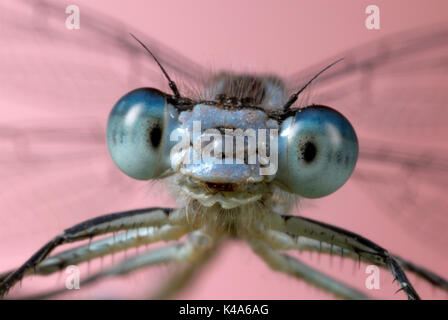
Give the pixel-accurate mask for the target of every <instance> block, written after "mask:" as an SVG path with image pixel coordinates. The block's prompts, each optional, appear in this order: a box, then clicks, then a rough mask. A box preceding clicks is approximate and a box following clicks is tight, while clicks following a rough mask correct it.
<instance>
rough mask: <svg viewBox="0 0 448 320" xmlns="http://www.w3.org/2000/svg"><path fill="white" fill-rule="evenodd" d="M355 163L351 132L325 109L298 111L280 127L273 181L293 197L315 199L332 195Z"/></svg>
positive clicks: (336, 114) (342, 120)
mask: <svg viewBox="0 0 448 320" xmlns="http://www.w3.org/2000/svg"><path fill="white" fill-rule="evenodd" d="M357 159H358V139H357V137H356V133H355V130H354V129H353V127H352V125H351V124H350V122H348V120H347V119H346V118H345V117H344V116H343V115H342V114H340V113H339V112H337V111H335V110H333V109H331V108H329V107H325V106H311V107H308V108H305V109H302V110H300V111H298V112H297V113H296V114H295V116H292V117H290V118H288V119H286V120H285V121H284V122H283V123H282V129H281V132H280V139H279V168H278V169H279V170H278V174H277V179H278V180H279V182H280V183H281V184H283V185H284V186H285V187H286V188H287V189H288V190H289V191H291V192H293V193H296V194H298V195H301V196H302V197H306V198H319V197H323V196H326V195H328V194H330V193H332V192H334V191H336V190H337V189H339V188H340V187H341V186H342V185H343V184H344V183H345V182H346V181H347V180H348V178H349V177H350V175H351V174H352V172H353V169H354V168H355V164H356V161H357Z"/></svg>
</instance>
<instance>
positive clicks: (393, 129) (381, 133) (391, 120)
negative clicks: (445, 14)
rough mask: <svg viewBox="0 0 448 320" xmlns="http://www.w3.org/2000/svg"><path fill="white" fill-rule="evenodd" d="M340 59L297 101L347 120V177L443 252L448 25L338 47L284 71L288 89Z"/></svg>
mask: <svg viewBox="0 0 448 320" xmlns="http://www.w3.org/2000/svg"><path fill="white" fill-rule="evenodd" d="M339 58H344V60H343V61H342V62H340V63H338V64H336V65H335V66H334V67H332V68H331V69H330V70H328V71H326V72H325V73H324V74H322V75H321V77H319V79H318V80H317V81H316V83H315V84H314V85H313V87H312V88H311V92H310V93H309V94H308V95H305V98H304V99H305V100H307V101H304V100H302V101H301V103H302V104H306V103H309V101H312V102H313V103H322V104H326V105H329V106H332V107H334V108H336V109H338V110H339V111H341V112H342V113H343V114H344V115H346V116H347V118H348V119H350V121H351V122H352V123H353V125H354V127H355V128H356V130H357V132H358V135H359V140H360V159H359V163H358V165H357V168H356V170H355V173H354V175H353V179H356V181H357V182H359V187H360V188H362V189H364V190H365V191H366V192H367V193H368V194H369V195H371V196H372V197H374V199H375V202H376V203H377V205H378V206H379V208H381V209H382V210H379V212H386V213H387V214H388V215H389V217H391V218H393V219H398V221H399V225H400V226H402V227H403V230H405V231H406V232H410V233H412V234H413V236H415V237H420V239H421V240H422V241H424V242H427V243H428V244H430V245H437V246H438V247H439V249H441V251H440V252H446V250H443V251H442V249H443V248H446V245H447V244H448V237H447V236H446V235H445V232H444V230H446V228H447V226H448V216H447V215H446V208H447V204H448V201H447V197H446V192H445V190H446V188H447V184H448V148H447V146H448V145H447V144H446V137H447V133H448V128H447V126H446V119H448V104H447V103H448V76H447V74H448V25H437V26H432V27H428V28H424V29H419V30H411V31H409V32H404V33H400V34H395V35H392V36H388V37H386V38H383V39H382V40H379V41H376V42H374V43H369V44H366V45H363V46H360V47H357V48H354V49H352V50H348V51H346V52H342V53H341V54H339V55H337V56H335V57H332V58H330V59H328V60H327V61H323V62H322V63H320V64H318V65H316V66H313V67H310V68H308V69H307V70H304V71H302V72H299V73H297V74H293V75H291V76H290V78H289V86H290V90H294V89H296V88H298V87H299V85H300V84H301V83H303V82H304V81H305V80H306V79H309V78H310V77H311V76H312V75H313V74H315V73H316V72H317V71H319V70H320V69H322V67H323V66H326V65H328V64H329V63H331V62H333V61H335V60H337V59H339Z"/></svg>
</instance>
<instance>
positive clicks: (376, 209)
mask: <svg viewBox="0 0 448 320" xmlns="http://www.w3.org/2000/svg"><path fill="white" fill-rule="evenodd" d="M24 3H25V4H24ZM24 3H19V2H18V1H4V2H3V1H2V7H7V8H8V10H9V9H11V10H13V11H8V12H11V13H8V14H7V13H6V11H5V10H3V11H2V12H3V13H1V15H2V16H1V17H2V18H3V19H0V21H3V22H0V23H1V24H2V25H1V28H0V30H1V31H0V32H1V33H2V37H0V39H1V40H0V41H1V42H2V43H1V50H0V52H1V55H2V57H1V59H0V68H1V69H0V74H1V75H0V85H1V87H2V89H1V91H0V97H1V101H2V104H1V108H2V115H3V116H2V118H1V119H0V128H1V131H0V138H1V140H0V142H1V144H0V145H1V148H2V155H1V158H0V160H1V161H2V162H1V163H3V164H4V165H2V166H1V169H0V170H1V171H0V173H1V188H2V189H1V193H0V203H1V207H2V210H1V213H0V217H1V220H0V221H1V223H0V270H9V269H10V268H13V267H15V266H17V265H18V264H20V263H22V262H23V261H24V260H25V259H27V258H28V257H29V256H30V255H31V254H32V253H33V252H34V251H35V250H37V249H38V248H39V247H40V245H41V244H43V243H44V242H46V241H47V240H49V239H50V238H51V237H53V236H54V235H56V234H57V233H58V232H60V231H61V230H63V229H64V228H67V227H69V226H71V225H73V224H75V223H78V222H80V221H82V220H84V219H87V218H91V217H94V216H97V215H100V214H103V213H109V212H114V211H118V210H126V209H132V208H138V207H146V206H174V205H175V203H174V201H173V199H172V198H171V197H170V195H169V194H168V192H167V191H166V190H165V189H164V187H163V184H162V183H157V184H149V183H147V182H139V181H133V180H131V179H128V178H127V177H125V176H124V175H122V174H121V173H120V172H119V171H118V169H116V168H115V167H114V166H113V164H112V162H111V160H110V159H109V158H108V155H107V150H106V148H105V144H104V136H103V134H104V128H105V123H106V120H107V115H108V112H109V111H110V109H111V107H112V105H113V103H114V102H115V101H116V100H117V99H118V98H119V97H120V96H121V95H122V94H124V93H125V92H127V91H128V90H130V89H133V88H135V87H137V86H142V85H147V86H151V85H152V86H156V85H157V83H155V82H154V81H152V82H151V81H149V82H148V81H147V80H146V79H145V74H143V75H138V76H136V77H135V78H133V75H129V74H128V73H127V72H128V70H129V66H130V65H132V63H133V62H134V61H133V60H132V59H134V57H133V56H126V54H123V53H119V52H114V51H112V50H106V49H105V52H98V51H95V46H97V47H101V46H102V44H101V42H99V41H97V42H96V43H95V42H93V44H92V46H93V49H92V50H91V51H87V50H85V49H83V47H82V46H80V45H77V41H83V32H86V31H87V30H86V29H87V28H88V27H87V26H85V24H84V22H85V21H86V20H83V19H84V18H83V17H84V16H83V15H84V14H85V13H86V12H87V13H91V12H92V11H91V9H94V10H95V11H96V12H100V13H101V14H103V15H105V16H107V17H109V18H106V19H105V21H107V22H108V23H111V24H115V22H114V21H115V20H114V19H118V20H119V21H121V22H122V23H123V25H118V24H117V25H116V29H118V30H120V31H121V33H119V34H118V36H119V37H126V36H127V35H126V34H127V32H128V30H132V31H133V32H135V30H137V31H136V33H137V36H139V35H147V36H149V37H151V38H152V39H156V40H157V41H160V42H161V43H163V44H164V45H166V46H168V47H170V48H172V49H174V51H176V52H179V53H181V54H182V55H184V56H186V57H188V58H190V59H192V60H193V61H195V62H197V63H199V64H201V65H203V66H204V67H206V68H210V69H212V70H219V69H225V68H230V69H232V70H237V71H252V72H272V73H277V74H279V75H287V74H290V73H292V72H295V71H300V70H301V69H304V68H306V67H308V66H311V65H315V64H316V63H319V62H320V61H322V60H324V59H326V58H328V57H332V56H334V55H336V54H338V53H339V52H342V51H345V50H347V49H350V48H351V47H353V46H356V45H359V44H363V43H367V42H369V41H372V40H375V39H378V38H380V37H382V36H384V35H387V34H391V33H394V32H397V31H401V30H407V29H411V28H415V27H420V26H425V25H428V24H432V23H436V22H444V21H445V22H446V21H447V18H448V3H447V2H446V1H443V0H442V1H434V0H433V1H377V0H376V1H345V0H344V1H236V0H235V1H234V0H230V1H145V2H143V1H130V0H128V1H111V0H107V1H106V0H104V1H95V2H92V1H76V2H66V1H57V4H58V6H60V7H61V8H65V5H64V3H66V4H67V5H68V4H72V3H75V4H76V5H78V6H79V7H80V9H81V29H80V30H79V31H69V30H66V29H65V27H64V20H65V16H66V15H65V13H64V11H63V10H62V11H60V17H59V16H56V17H57V18H55V19H53V20H51V21H52V22H51V23H52V26H50V30H51V28H56V29H55V30H58V32H62V33H64V36H63V37H62V39H64V41H53V40H52V38H51V36H50V37H49V40H48V39H47V40H48V41H46V42H43V41H41V38H45V35H47V36H48V33H45V32H44V31H41V32H39V31H36V29H35V28H42V30H49V29H46V28H48V25H41V23H42V21H47V20H46V19H47V18H42V19H43V20H40V17H45V16H46V13H48V11H46V10H47V9H46V8H45V6H43V5H41V6H40V7H39V6H38V7H37V10H36V11H34V15H30V12H31V11H30V10H29V9H30V8H29V7H28V4H29V3H28V2H24ZM54 3H56V2H54ZM369 4H375V5H377V6H379V7H380V10H381V30H377V31H370V30H367V29H366V28H365V26H364V20H365V17H366V14H365V13H364V10H365V8H366V6H367V5H369ZM92 14H93V16H95V14H94V13H92ZM53 17H54V16H53ZM103 18H104V17H103ZM103 18H102V19H103ZM13 25H14V27H12V26H13ZM16 25H17V26H18V27H15V26H16ZM103 27H104V26H103ZM31 28H33V29H34V30H33V31H30V30H31ZM57 28H60V29H57ZM76 32H78V34H76ZM102 32H104V34H106V33H108V32H111V33H113V32H117V30H111V29H110V28H108V27H107V26H106V27H105V29H104V31H102ZM64 37H65V38H64ZM42 43H44V44H42ZM79 43H80V42H79ZM105 46H106V45H105ZM159 80H160V79H159ZM162 80H163V79H162ZM162 80H160V81H162ZM434 85H435V84H434ZM445 106H446V104H445ZM350 120H351V121H352V122H353V123H354V125H355V127H356V129H358V130H359V132H360V134H361V135H362V133H363V132H367V131H366V130H367V129H365V128H363V127H362V126H359V127H358V126H357V125H356V124H357V123H356V119H350ZM372 121H373V119H372ZM377 133H378V132H377ZM445 133H446V132H445ZM378 134H379V135H380V136H381V135H382V134H384V133H383V131H381V132H379V133H378ZM438 134H439V136H437V137H436V136H434V135H432V138H434V140H436V142H437V140H441V139H442V138H443V135H440V132H438ZM381 138H385V139H386V138H391V136H390V135H388V136H385V134H384V136H383V137H381ZM420 138H422V139H423V138H425V137H420ZM400 139H403V138H402V137H401V136H400V137H399V138H397V139H396V141H398V142H397V143H399V144H401V143H402V142H403V140H400ZM361 141H362V140H361ZM3 150H5V151H3ZM444 150H445V153H444V155H445V156H446V155H447V153H446V148H445V149H444ZM416 183H418V181H417V182H416ZM371 187H372V188H374V187H375V186H371ZM422 188H426V186H423V187H422ZM428 190H429V191H428V192H432V191H431V190H430V189H428ZM370 191H371V190H370V189H367V192H366V189H365V188H364V189H363V188H362V187H361V186H360V184H358V183H356V181H354V180H351V181H349V182H348V183H347V184H346V185H345V186H344V187H343V188H342V189H340V190H339V191H338V192H336V193H334V194H332V195H330V196H328V197H326V198H325V199H320V200H316V201H305V202H304V203H303V205H302V208H300V209H295V212H294V213H295V214H297V213H299V211H300V214H303V215H305V216H308V217H312V218H314V219H318V220H321V221H324V222H328V223H333V224H335V225H338V226H340V227H343V228H346V229H348V230H351V231H354V232H356V233H359V234H361V235H363V236H365V237H368V238H370V239H371V240H373V241H375V242H377V243H378V244H380V245H381V246H383V247H385V248H387V249H389V250H390V251H392V252H394V253H397V254H399V255H401V256H403V257H406V258H408V259H410V260H412V261H414V262H418V263H420V264H421V265H423V266H425V267H428V268H430V269H431V270H433V271H434V272H437V273H439V274H441V275H443V276H445V277H448V268H447V267H448V259H447V258H448V255H447V253H446V249H444V248H443V247H442V248H440V246H439V247H436V246H435V245H433V242H430V241H428V239H427V238H426V237H425V236H424V235H422V234H421V233H414V232H412V231H410V230H412V229H406V228H403V226H402V225H401V224H402V220H397V219H394V217H393V216H392V215H393V214H394V213H393V212H392V213H391V212H390V211H387V210H385V207H384V206H382V204H381V203H378V202H380V201H381V200H380V198H378V197H374V196H372V193H371V192H370ZM439 209H440V208H439ZM442 209H445V208H444V207H442ZM428 210H429V209H428ZM443 211H445V210H442V214H443ZM427 214H429V213H427V212H425V207H422V210H421V216H418V217H415V220H416V221H414V223H415V224H416V225H418V224H420V218H425V215H427ZM417 218H418V220H417ZM439 219H440V222H441V223H440V224H439V226H440V227H441V228H442V229H441V230H434V232H437V233H436V238H438V239H439V240H445V241H444V242H445V243H446V239H447V236H446V233H444V232H443V231H446V229H444V227H446V223H447V219H448V218H447V217H446V215H441V216H440V217H439ZM422 221H424V219H423V220H422ZM422 223H423V222H422ZM143 250H144V249H140V252H143ZM134 253H135V250H129V252H128V255H131V254H134ZM120 257H122V256H121V255H119V254H117V255H115V257H114V259H115V261H117V260H119V258H120ZM298 257H300V258H301V259H302V260H303V261H305V262H307V263H310V264H312V265H313V266H316V267H317V268H319V269H320V270H323V271H325V272H327V273H328V274H331V275H333V276H335V277H337V278H338V279H342V280H344V281H346V282H347V283H349V284H351V285H353V286H355V287H357V288H359V289H361V290H364V291H365V292H366V293H367V294H371V295H372V296H375V297H379V298H393V299H402V298H404V295H403V294H402V293H399V294H394V292H395V291H396V289H397V287H396V285H395V284H391V282H392V277H391V276H390V275H389V274H388V272H386V271H382V272H381V289H380V290H377V291H369V290H367V289H365V287H364V281H365V279H366V274H365V273H364V270H365V267H366V265H365V264H362V265H361V267H360V268H358V265H357V263H356V262H353V261H348V260H344V261H342V259H340V258H339V257H333V259H332V261H330V259H329V257H327V256H324V255H321V256H319V255H317V254H308V253H300V254H298ZM111 263H112V259H111V258H110V257H107V258H104V259H102V261H99V260H98V261H94V262H92V263H91V264H90V266H89V268H87V266H83V267H82V269H81V277H82V276H83V274H86V273H87V272H93V271H95V270H96V269H98V268H105V267H106V266H108V265H110V264H111ZM88 269H89V270H88ZM172 270H173V269H172V268H171V267H170V266H158V267H155V268H152V269H151V270H145V271H142V272H138V273H137V274H135V275H133V276H129V277H124V278H120V279H113V280H106V281H102V282H101V283H100V284H98V285H96V286H94V287H93V288H89V289H87V288H82V289H81V290H79V291H77V292H68V294H65V295H63V296H62V297H63V298H92V299H93V298H143V297H145V296H147V295H148V293H149V292H151V290H152V289H154V288H156V287H157V286H158V285H159V283H160V279H163V278H166V277H168V276H169V275H170V273H171V271H172ZM64 279H65V274H64V273H60V274H59V275H55V276H52V277H45V278H40V277H33V278H32V279H28V280H26V281H24V282H23V284H22V288H21V289H15V290H13V296H14V297H20V296H23V295H27V294H32V293H36V292H38V290H41V289H49V288H54V287H61V286H63V284H64ZM410 279H411V281H413V283H415V286H416V288H417V289H418V290H419V291H421V292H422V296H423V297H426V298H435V299H446V297H447V296H446V294H445V293H442V292H441V291H439V290H433V289H432V288H431V287H430V286H429V285H427V284H425V283H424V282H423V281H421V280H415V277H414V276H412V275H411V276H410ZM177 298H188V299H231V298H234V299H259V298H260V299H321V298H324V299H327V298H332V297H331V296H330V295H328V294H326V293H323V292H321V291H320V290H318V289H315V288H313V287H310V286H309V285H306V284H304V283H302V282H300V281H298V280H292V279H291V278H289V277H288V276H286V275H282V274H277V273H275V272H273V271H270V270H269V269H268V268H267V267H266V266H265V265H264V263H263V262H262V261H260V260H259V259H258V258H257V257H256V256H255V255H254V254H253V253H252V252H251V250H250V248H248V246H247V245H246V244H244V243H241V242H238V241H231V242H230V243H229V244H227V245H226V246H225V247H224V248H222V250H220V251H219V252H218V254H217V257H216V259H214V260H213V261H212V262H211V263H210V264H209V265H207V267H206V268H205V270H204V272H203V273H201V274H200V276H199V277H198V278H197V279H195V281H194V282H193V283H192V284H191V286H190V287H189V288H188V290H186V291H184V292H182V293H181V294H179V295H178V296H177Z"/></svg>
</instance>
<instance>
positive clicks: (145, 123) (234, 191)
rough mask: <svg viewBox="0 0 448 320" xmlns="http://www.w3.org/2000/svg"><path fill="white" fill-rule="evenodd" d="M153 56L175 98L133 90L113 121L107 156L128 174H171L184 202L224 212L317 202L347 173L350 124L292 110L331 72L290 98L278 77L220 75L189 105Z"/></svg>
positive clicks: (354, 146)
mask: <svg viewBox="0 0 448 320" xmlns="http://www.w3.org/2000/svg"><path fill="white" fill-rule="evenodd" d="M145 49H146V50H147V51H148V52H149V53H151V52H150V51H149V49H148V48H146V47H145ZM151 56H152V57H153V58H154V59H155V61H156V62H157V63H158V64H159V66H160V68H161V69H162V71H163V73H164V74H165V76H166V78H167V79H168V82H169V84H170V88H171V89H172V91H173V94H172V95H170V94H166V93H163V92H161V91H159V90H156V89H152V88H141V89H137V90H134V91H132V92H130V93H128V94H126V95H125V96H123V97H122V98H121V99H120V100H119V101H118V102H117V104H116V105H115V106H114V108H113V110H112V112H111V114H110V117H109V122H108V128H107V141H108V147H109V151H110V153H111V155H112V158H113V160H114V162H115V163H116V164H117V166H118V167H119V168H120V169H121V170H122V171H123V172H124V173H126V174H127V175H129V176H131V177H133V178H136V179H142V180H149V179H158V178H162V177H167V176H169V175H176V176H177V180H176V184H177V185H178V186H179V187H180V188H181V190H182V192H184V193H185V195H186V196H188V197H191V198H193V199H195V200H197V201H199V202H200V203H201V204H202V205H204V206H207V207H209V206H213V205H215V204H217V203H218V204H219V205H221V207H223V208H225V209H228V208H235V207H238V206H241V205H245V204H248V203H252V202H256V201H266V198H269V197H272V195H273V194H274V193H275V190H276V189H278V188H280V189H282V190H284V191H286V192H289V193H293V194H297V195H300V196H303V197H308V198H317V197H322V196H325V195H327V194H329V193H332V192H334V191H335V190H337V189H338V188H339V187H341V186H342V185H343V184H344V183H345V182H346V181H347V179H348V178H349V176H350V175H351V173H352V171H353V169H354V167H355V164H356V160H357V156H358V142H357V137H356V134H355V131H354V129H353V127H352V126H351V124H350V123H349V122H348V120H347V119H346V118H345V117H344V116H343V115H342V114H340V113H339V112H337V111H335V110H333V109H331V108H329V107H326V106H317V105H311V106H308V107H305V108H301V109H294V108H291V106H292V104H293V103H294V102H295V101H296V100H297V96H298V94H299V93H300V92H302V91H303V90H304V88H306V86H308V84H309V83H310V82H311V81H312V80H313V79H315V78H316V77H317V76H318V75H319V74H320V73H322V72H323V71H324V70H326V69H327V68H329V67H330V66H331V65H330V66H328V67H326V68H325V69H323V70H322V71H321V72H319V73H318V74H316V76H314V77H313V78H312V79H311V80H309V81H308V82H307V83H306V84H305V85H304V86H302V88H301V89H300V90H299V91H297V92H296V93H294V94H292V95H291V96H289V97H288V96H287V93H286V92H285V89H284V88H285V86H284V84H283V82H282V81H281V80H280V79H279V78H277V77H274V76H255V75H248V74H232V73H222V74H219V75H218V76H216V77H214V78H212V79H211V80H210V81H209V85H208V86H207V87H206V89H205V92H204V93H203V94H202V96H201V98H196V99H192V98H188V97H183V96H182V94H181V93H180V92H179V90H178V89H177V86H176V84H175V83H174V82H173V81H172V80H171V78H170V77H169V76H168V74H167V73H166V71H165V70H164V69H163V67H162V66H161V65H160V63H159V62H158V61H157V59H156V57H155V56H154V55H152V53H151Z"/></svg>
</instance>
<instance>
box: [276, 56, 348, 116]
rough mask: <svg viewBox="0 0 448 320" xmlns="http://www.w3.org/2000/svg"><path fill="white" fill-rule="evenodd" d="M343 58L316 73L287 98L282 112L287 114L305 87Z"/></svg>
mask: <svg viewBox="0 0 448 320" xmlns="http://www.w3.org/2000/svg"><path fill="white" fill-rule="evenodd" d="M343 59H344V58H341V59H339V60H336V61H335V62H333V63H331V64H329V65H328V66H326V67H325V68H323V69H322V70H321V71H319V72H318V73H316V74H315V75H314V76H313V77H312V78H311V79H310V80H308V82H307V83H305V85H304V86H303V87H302V88H300V89H299V91H297V92H296V93H294V94H293V95H292V96H291V97H289V99H288V101H287V102H286V103H285V105H284V106H283V112H287V111H288V109H289V108H290V107H291V106H292V104H293V103H294V102H296V100H297V98H298V96H299V94H301V93H302V91H303V90H305V89H306V87H308V86H309V85H310V84H311V82H313V81H314V80H315V79H316V78H317V77H318V76H320V75H321V74H322V73H323V72H324V71H326V70H328V69H330V68H331V67H332V66H334V65H335V64H336V63H338V62H340V61H341V60H343Z"/></svg>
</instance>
